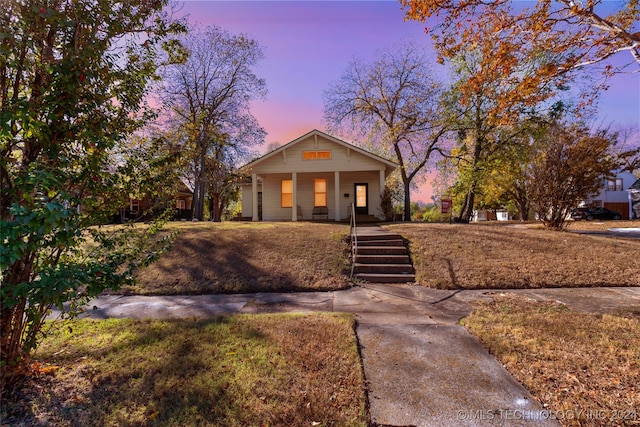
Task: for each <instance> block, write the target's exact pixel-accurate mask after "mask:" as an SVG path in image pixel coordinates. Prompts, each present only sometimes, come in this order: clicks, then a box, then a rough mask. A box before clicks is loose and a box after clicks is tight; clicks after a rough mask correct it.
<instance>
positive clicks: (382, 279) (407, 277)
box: [353, 273, 416, 283]
mask: <svg viewBox="0 0 640 427" xmlns="http://www.w3.org/2000/svg"><path fill="white" fill-rule="evenodd" d="M353 277H355V278H356V279H359V280H365V281H367V282H370V283H413V282H415V280H416V277H415V275H413V274H377V273H357V274H354V275H353Z"/></svg>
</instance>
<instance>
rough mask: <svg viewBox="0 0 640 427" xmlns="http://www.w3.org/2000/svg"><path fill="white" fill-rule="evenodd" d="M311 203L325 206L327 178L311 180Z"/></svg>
mask: <svg viewBox="0 0 640 427" xmlns="http://www.w3.org/2000/svg"><path fill="white" fill-rule="evenodd" d="M313 205H314V206H327V180H326V179H315V180H313Z"/></svg>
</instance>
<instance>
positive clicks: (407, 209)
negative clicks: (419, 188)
mask: <svg viewBox="0 0 640 427" xmlns="http://www.w3.org/2000/svg"><path fill="white" fill-rule="evenodd" d="M410 185H411V182H410V181H406V180H405V181H404V220H405V221H411V191H410V190H411V188H410Z"/></svg>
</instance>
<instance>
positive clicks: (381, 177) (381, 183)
mask: <svg viewBox="0 0 640 427" xmlns="http://www.w3.org/2000/svg"><path fill="white" fill-rule="evenodd" d="M384 181H385V179H384V169H382V170H381V171H380V197H382V196H381V195H382V193H383V192H384Z"/></svg>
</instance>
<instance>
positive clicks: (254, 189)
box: [251, 173, 258, 221]
mask: <svg viewBox="0 0 640 427" xmlns="http://www.w3.org/2000/svg"><path fill="white" fill-rule="evenodd" d="M251 198H252V202H251V221H258V175H256V174H255V173H252V174H251Z"/></svg>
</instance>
